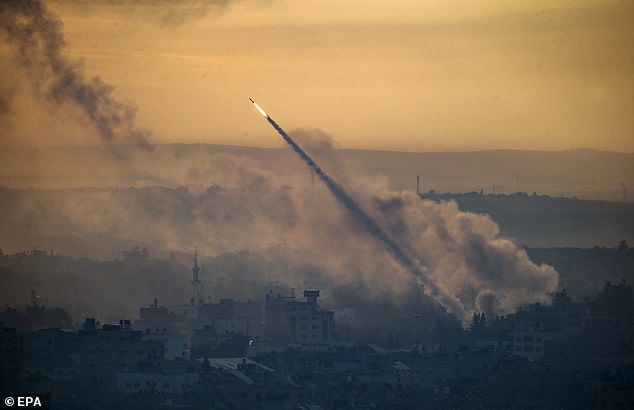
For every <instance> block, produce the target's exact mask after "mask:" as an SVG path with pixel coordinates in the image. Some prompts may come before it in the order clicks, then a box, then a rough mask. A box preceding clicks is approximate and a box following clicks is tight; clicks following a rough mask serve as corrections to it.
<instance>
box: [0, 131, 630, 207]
mask: <svg viewBox="0 0 634 410" xmlns="http://www.w3.org/2000/svg"><path fill="white" fill-rule="evenodd" d="M216 155H230V156H235V157H240V158H248V159H251V160H253V161H255V162H256V163H258V164H259V165H260V166H261V167H262V168H264V169H268V170H270V171H272V172H274V173H276V174H277V175H279V176H280V178H282V179H287V183H288V184H289V185H293V184H297V183H308V181H309V178H308V175H309V173H308V171H306V170H305V168H304V166H303V164H301V163H300V162H299V160H298V159H297V158H296V156H295V155H294V153H292V152H291V151H290V150H289V149H287V148H286V147H281V148H254V147H237V146H224V145H208V144H166V145H157V146H156V147H155V150H154V151H153V152H152V153H138V152H125V151H122V150H118V151H113V150H111V149H108V148H106V147H103V146H89V147H53V148H40V149H33V148H2V149H0V185H2V186H6V187H15V188H23V187H27V186H32V187H82V186H97V187H101V186H104V185H108V186H143V185H151V184H163V183H167V182H166V181H162V180H160V179H156V178H153V174H156V173H153V172H152V170H153V169H158V168H161V167H166V166H174V165H175V164H176V163H183V164H187V165H188V166H189V167H190V168H191V169H193V170H195V169H196V168H197V167H200V166H202V165H204V164H205V163H206V162H208V161H209V160H210V158H212V157H213V156H216ZM334 155H335V157H336V159H337V161H338V162H340V163H344V164H346V165H347V168H348V169H349V170H351V171H352V172H350V174H351V175H352V176H354V175H360V176H371V177H379V176H382V177H385V178H387V181H388V183H389V185H390V187H391V188H393V189H396V190H401V189H412V190H413V189H415V188H416V175H420V181H421V182H420V189H421V192H426V191H428V190H430V189H434V190H436V191H437V192H471V191H478V192H479V191H480V190H482V191H483V192H484V193H491V192H493V190H494V185H495V192H496V193H507V194H508V193H515V192H526V193H529V194H532V193H533V192H536V193H537V194H548V195H551V196H565V197H573V196H576V197H577V198H580V199H601V200H609V201H623V200H624V199H627V200H629V201H634V193H632V195H628V194H627V190H628V188H632V187H634V154H631V153H615V152H607V151H596V150H590V149H575V150H569V151H511V150H499V151H474V152H434V153H407V152H393V151H369V150H349V149H345V150H336V151H334ZM139 164H142V166H139ZM326 168H327V167H326ZM298 175H299V176H301V178H302V179H297V178H296V177H297V176H298ZM195 176H196V172H193V173H183V175H180V177H181V178H180V180H179V181H178V182H179V183H181V184H183V185H188V184H190V183H198V182H199V181H196V180H195V178H193V177H195ZM169 182H170V183H172V184H174V183H176V181H174V180H170V181H169ZM623 184H624V186H625V189H624V186H623Z"/></svg>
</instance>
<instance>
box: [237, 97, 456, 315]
mask: <svg viewBox="0 0 634 410" xmlns="http://www.w3.org/2000/svg"><path fill="white" fill-rule="evenodd" d="M249 101H251V102H252V103H253V105H254V106H255V108H257V110H258V111H259V112H260V114H262V116H263V117H264V118H266V120H267V121H268V122H269V124H271V126H272V127H273V128H275V131H277V133H278V134H280V136H281V137H282V138H283V139H284V141H286V143H287V144H288V145H290V147H291V148H292V149H293V151H295V153H296V154H297V155H299V157H300V158H301V159H302V160H303V161H304V162H305V163H306V165H307V166H308V167H309V168H310V170H311V171H313V172H314V173H315V174H316V175H317V176H318V177H319V179H321V181H322V182H323V183H324V184H326V187H327V188H328V190H329V191H330V193H331V194H332V195H333V196H334V197H335V199H336V200H337V201H338V202H339V203H340V204H341V205H343V207H344V208H346V209H347V210H348V212H349V213H350V214H351V215H352V216H353V218H355V219H356V220H357V221H358V222H359V223H360V224H361V226H363V227H364V228H365V230H366V231H367V232H368V233H369V234H370V235H371V236H372V237H373V238H374V239H375V240H376V241H377V242H378V243H379V244H380V245H381V246H383V248H384V249H385V250H386V251H387V252H388V254H389V255H390V256H391V257H392V258H393V259H394V260H395V261H396V262H397V263H399V264H400V265H401V266H402V267H403V268H405V270H406V271H408V272H410V273H411V274H412V275H414V276H416V277H417V278H419V279H420V280H421V282H422V284H423V285H424V286H425V288H426V289H427V291H428V292H429V294H431V296H434V297H437V298H439V299H440V301H441V303H442V304H443V305H444V306H445V307H447V309H448V310H449V311H450V312H452V313H458V312H462V311H463V308H462V305H461V304H460V303H459V302H458V301H457V299H456V298H454V297H453V296H450V295H448V294H447V293H445V292H444V291H443V290H442V289H440V288H439V287H438V285H437V284H436V283H435V282H434V281H433V279H432V278H431V277H430V276H429V275H428V274H427V273H425V272H424V271H423V270H422V269H421V268H420V267H419V265H418V262H417V261H416V259H415V258H412V257H411V256H410V255H409V254H408V253H407V252H405V250H403V249H401V247H400V246H399V244H398V242H397V241H396V240H394V239H393V238H392V237H391V236H390V235H389V234H388V233H387V232H386V231H384V230H383V228H381V226H380V225H379V224H378V223H376V221H375V220H374V219H373V218H372V217H371V216H370V214H368V213H367V212H366V211H365V210H364V209H363V208H362V207H361V206H360V204H359V203H357V201H356V200H355V199H354V198H353V197H352V196H351V195H350V194H349V193H348V192H347V191H346V190H345V189H344V187H342V186H341V185H339V183H338V182H337V181H335V180H334V179H332V178H331V177H330V176H329V175H328V174H326V173H325V172H324V171H323V170H322V169H321V167H320V166H319V165H317V163H316V162H315V161H314V160H313V159H312V158H311V157H310V155H308V153H306V151H304V150H303V149H302V147H300V146H299V145H298V144H297V143H296V142H295V140H293V139H292V138H291V137H290V136H289V135H288V134H287V133H286V131H284V130H283V129H282V127H280V126H279V125H278V123H277V122H275V120H274V119H273V118H271V117H269V115H268V114H267V113H266V112H265V111H264V110H263V109H262V108H260V106H259V105H258V104H257V103H256V102H255V101H253V100H252V99H251V98H249Z"/></svg>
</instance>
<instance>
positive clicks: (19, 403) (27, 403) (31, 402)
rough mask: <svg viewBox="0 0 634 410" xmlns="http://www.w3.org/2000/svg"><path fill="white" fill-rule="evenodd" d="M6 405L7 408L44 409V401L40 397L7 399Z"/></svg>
mask: <svg viewBox="0 0 634 410" xmlns="http://www.w3.org/2000/svg"><path fill="white" fill-rule="evenodd" d="M4 404H5V406H7V407H13V406H15V407H42V401H41V400H40V398H39V397H38V396H35V397H31V396H18V397H15V398H13V397H7V398H5V399H4Z"/></svg>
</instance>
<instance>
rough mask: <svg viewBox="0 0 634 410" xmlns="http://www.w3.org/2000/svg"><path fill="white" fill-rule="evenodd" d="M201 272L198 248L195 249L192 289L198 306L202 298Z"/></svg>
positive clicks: (195, 303)
mask: <svg viewBox="0 0 634 410" xmlns="http://www.w3.org/2000/svg"><path fill="white" fill-rule="evenodd" d="M199 273H200V267H199V266H198V250H194V266H193V267H192V291H193V295H192V296H193V298H192V300H193V304H194V306H198V301H199V300H200V279H199V278H198V274H199Z"/></svg>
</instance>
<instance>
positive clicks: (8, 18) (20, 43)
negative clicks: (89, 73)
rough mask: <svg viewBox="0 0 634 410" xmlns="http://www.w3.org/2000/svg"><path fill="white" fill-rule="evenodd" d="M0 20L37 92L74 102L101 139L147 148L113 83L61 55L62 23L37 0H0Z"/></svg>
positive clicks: (145, 136)
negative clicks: (86, 73)
mask: <svg viewBox="0 0 634 410" xmlns="http://www.w3.org/2000/svg"><path fill="white" fill-rule="evenodd" d="M0 21H1V23H0V24H1V27H2V30H1V32H2V33H3V34H4V36H5V38H6V40H7V42H8V45H9V46H10V48H11V50H12V51H13V52H14V53H15V55H16V58H17V63H18V65H19V67H20V68H21V69H22V70H23V71H24V72H25V73H26V75H27V76H28V78H29V80H30V82H31V83H32V85H33V86H34V88H35V90H36V92H37V94H38V96H39V97H43V98H44V99H45V100H46V101H48V102H52V103H54V104H56V105H61V104H63V103H71V104H73V105H75V106H77V107H79V108H80V109H81V110H82V111H83V113H84V114H85V115H86V117H87V118H88V119H89V120H90V123H91V124H92V125H93V126H94V128H95V129H96V130H97V132H98V133H99V136H100V137H101V139H102V140H103V141H104V142H106V143H126V144H133V145H135V146H138V147H141V148H143V149H147V150H150V149H151V145H150V143H149V141H148V137H149V132H148V131H147V130H144V129H140V128H138V127H137V126H136V125H135V108H134V107H132V106H130V105H128V104H125V103H122V102H120V101H118V100H117V99H115V98H114V97H113V95H112V92H113V87H112V86H110V85H108V84H106V83H104V82H103V81H102V80H101V79H100V78H98V77H95V78H93V79H92V80H88V79H86V78H85V76H84V73H83V71H82V68H81V66H80V65H79V64H77V63H73V62H71V61H69V60H68V59H66V58H65V57H63V56H62V49H63V47H64V46H65V41H64V36H63V33H62V27H63V25H62V22H61V21H60V20H59V19H58V18H57V17H56V16H55V15H54V14H52V13H51V12H50V11H49V10H48V9H47V7H46V5H45V4H44V3H43V2H42V1H40V0H24V1H2V2H0ZM4 75H7V73H5V74H4ZM3 100H5V101H7V97H3Z"/></svg>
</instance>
